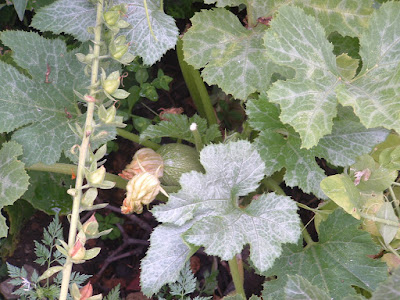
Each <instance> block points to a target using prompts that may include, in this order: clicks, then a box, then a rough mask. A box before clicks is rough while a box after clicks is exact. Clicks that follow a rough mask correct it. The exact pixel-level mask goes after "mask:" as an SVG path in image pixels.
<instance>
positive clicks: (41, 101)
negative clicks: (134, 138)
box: [0, 31, 115, 166]
mask: <svg viewBox="0 0 400 300" xmlns="http://www.w3.org/2000/svg"><path fill="white" fill-rule="evenodd" d="M0 37H1V40H2V41H3V42H4V44H6V45H7V46H8V47H10V48H11V49H12V50H13V58H14V60H15V62H16V63H18V65H19V66H21V67H22V68H24V69H26V70H27V71H28V72H29V74H30V75H31V76H32V79H30V78H28V77H26V76H24V75H22V74H20V73H19V72H18V71H17V70H16V69H15V68H13V67H11V66H9V65H7V64H4V63H2V62H0V72H1V73H2V74H6V76H2V77H1V79H0V82H1V85H0V95H1V97H0V120H1V121H0V131H1V132H11V131H14V130H15V131H14V133H13V135H12V139H13V140H15V141H16V142H18V143H20V144H21V145H22V147H23V150H24V156H23V159H22V161H24V162H25V163H26V164H27V165H28V166H30V165H32V164H34V163H37V162H42V163H45V164H53V163H55V162H57V161H58V160H59V159H60V156H61V153H62V151H68V150H69V149H70V148H71V147H72V146H73V145H74V144H76V143H77V142H78V140H79V139H78V137H77V136H76V135H75V134H74V132H73V131H72V130H71V129H70V127H69V124H74V122H76V121H78V122H80V121H81V120H83V118H82V117H83V116H82V115H81V113H80V111H78V110H77V109H78V108H77V101H76V99H75V95H74V91H73V88H74V89H75V90H77V91H82V89H84V88H85V83H86V85H89V82H88V79H87V77H85V74H84V72H83V66H82V64H81V63H80V62H79V61H78V60H77V59H76V58H75V53H76V52H77V50H75V51H71V52H67V51H66V48H65V44H64V43H63V42H61V41H60V40H47V39H44V38H42V37H40V36H39V35H38V34H36V33H33V32H21V31H6V32H3V33H2V34H1V35H0ZM27 47H28V49H29V50H30V51H31V52H27ZM48 68H50V74H49V78H48V81H49V82H48V83H46V82H45V81H46V72H48ZM1 80H2V81H1ZM10 90H12V91H13V93H12V94H10V93H9V91H10ZM66 112H68V114H67V113H66ZM101 130H105V131H106V132H107V134H106V135H105V136H102V137H101V138H100V139H98V140H97V141H95V140H94V141H93V142H94V144H93V147H94V148H96V143H97V145H99V144H100V143H101V142H104V141H107V140H110V139H113V138H114V137H115V128H112V127H111V126H103V128H101V127H100V128H99V131H101Z"/></svg>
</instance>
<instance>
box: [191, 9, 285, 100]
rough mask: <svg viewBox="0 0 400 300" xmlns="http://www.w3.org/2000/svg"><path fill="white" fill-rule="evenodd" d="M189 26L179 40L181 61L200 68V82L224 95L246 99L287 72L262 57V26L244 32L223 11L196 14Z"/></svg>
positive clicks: (233, 17)
mask: <svg viewBox="0 0 400 300" xmlns="http://www.w3.org/2000/svg"><path fill="white" fill-rule="evenodd" d="M191 22H192V27H191V28H190V29H189V30H188V31H187V33H186V34H185V35H184V37H183V51H184V57H185V61H186V62H188V63H189V64H191V65H193V66H194V67H195V68H197V69H199V68H203V67H204V69H203V70H202V72H201V75H202V76H203V79H204V81H206V82H207V83H208V84H210V85H211V84H217V85H218V86H219V87H221V88H222V90H223V91H224V92H225V93H227V94H232V95H233V96H234V97H235V98H238V99H246V98H247V96H248V95H250V94H251V93H253V92H256V91H263V90H265V89H266V88H267V87H268V85H269V83H270V80H271V76H272V74H273V73H274V72H278V71H279V72H280V73H284V74H286V73H287V72H288V70H287V68H284V67H279V68H278V66H277V65H275V64H274V63H273V62H272V61H271V60H269V59H268V58H266V56H265V49H264V46H263V44H262V36H263V33H264V32H265V30H266V28H267V27H266V26H265V25H262V24H260V25H259V26H257V27H255V28H253V29H251V30H248V29H246V28H245V27H243V25H242V24H241V23H240V21H239V19H238V18H237V17H236V16H235V15H234V14H233V13H231V12H229V11H227V10H225V9H223V8H217V9H214V10H209V11H202V12H199V13H196V14H195V16H194V17H193V18H192V19H191Z"/></svg>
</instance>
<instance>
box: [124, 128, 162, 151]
mask: <svg viewBox="0 0 400 300" xmlns="http://www.w3.org/2000/svg"><path fill="white" fill-rule="evenodd" d="M117 134H118V135H119V136H122V137H123V138H125V139H127V140H130V141H132V142H135V143H138V144H141V145H143V146H145V147H147V148H150V149H153V150H154V151H156V150H157V149H158V148H160V147H161V146H160V145H159V144H157V143H154V142H152V141H148V140H147V141H143V142H140V137H139V136H138V135H136V134H134V133H131V132H129V131H126V130H123V129H121V128H117Z"/></svg>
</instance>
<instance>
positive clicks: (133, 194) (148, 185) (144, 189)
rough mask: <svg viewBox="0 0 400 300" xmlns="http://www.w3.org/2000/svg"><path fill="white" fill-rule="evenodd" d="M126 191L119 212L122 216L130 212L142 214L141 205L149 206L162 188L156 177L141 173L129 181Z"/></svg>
mask: <svg viewBox="0 0 400 300" xmlns="http://www.w3.org/2000/svg"><path fill="white" fill-rule="evenodd" d="M126 190H127V193H126V198H125V200H124V202H123V205H122V207H121V212H122V213H123V214H129V213H132V212H135V213H138V214H140V213H142V212H143V205H148V204H150V203H151V202H152V201H153V200H154V199H155V197H156V196H157V195H158V193H159V192H160V190H162V188H161V186H160V181H159V180H158V178H157V177H156V176H154V175H153V174H150V173H148V172H143V173H140V174H137V175H135V176H133V177H132V179H131V180H129V182H128V184H127V186H126Z"/></svg>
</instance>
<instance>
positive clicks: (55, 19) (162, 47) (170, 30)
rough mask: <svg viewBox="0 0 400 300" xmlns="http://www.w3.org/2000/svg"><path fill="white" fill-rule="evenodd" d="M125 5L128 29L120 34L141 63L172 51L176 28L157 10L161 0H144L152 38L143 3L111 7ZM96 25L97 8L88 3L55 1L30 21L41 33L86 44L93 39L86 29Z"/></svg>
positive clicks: (82, 0) (77, 0) (150, 62)
mask: <svg viewBox="0 0 400 300" xmlns="http://www.w3.org/2000/svg"><path fill="white" fill-rule="evenodd" d="M119 3H127V4H128V13H127V17H126V21H127V22H128V23H130V24H131V27H130V28H127V29H123V30H121V34H124V35H126V36H127V40H128V41H131V42H132V44H131V48H130V52H131V53H132V54H134V55H139V56H141V57H143V62H144V63H145V64H148V65H152V64H154V63H155V62H156V61H157V60H159V59H160V58H161V57H162V55H163V54H164V53H165V52H166V51H167V50H169V49H171V48H173V47H174V46H175V44H176V41H177V38H178V28H177V27H176V25H175V21H174V19H173V18H172V17H170V16H168V15H166V14H165V13H164V12H163V10H162V9H160V1H158V0H147V7H148V13H149V18H150V23H151V27H152V30H153V32H154V36H155V38H154V36H153V35H152V34H151V32H150V28H149V25H148V21H147V18H146V11H145V8H144V2H143V1H141V0H132V1H123V0H118V1H114V4H119ZM95 24H96V9H95V6H94V4H92V2H91V1H87V0H74V1H69V0H58V1H56V2H54V3H52V4H51V5H49V6H46V7H44V8H42V9H40V10H39V11H38V12H37V14H36V15H35V16H34V18H33V20H32V24H31V25H32V26H33V27H35V28H37V29H39V30H41V31H52V32H54V33H57V34H59V33H62V32H65V33H69V34H71V35H73V36H74V37H76V38H77V39H78V40H80V41H89V40H91V39H93V36H92V35H91V34H90V33H89V32H88V30H87V29H88V27H92V26H94V25H95Z"/></svg>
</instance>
